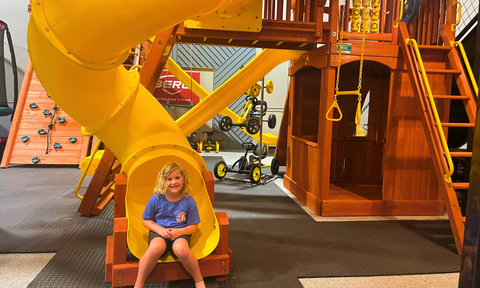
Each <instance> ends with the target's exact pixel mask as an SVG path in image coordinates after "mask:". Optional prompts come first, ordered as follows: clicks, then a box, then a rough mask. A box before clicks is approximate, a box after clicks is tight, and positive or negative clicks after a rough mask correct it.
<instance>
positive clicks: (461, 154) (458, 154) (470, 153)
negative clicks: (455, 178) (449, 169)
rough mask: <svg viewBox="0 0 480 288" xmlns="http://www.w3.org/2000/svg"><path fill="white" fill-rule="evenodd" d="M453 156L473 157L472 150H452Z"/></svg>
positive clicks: (451, 154)
mask: <svg viewBox="0 0 480 288" xmlns="http://www.w3.org/2000/svg"><path fill="white" fill-rule="evenodd" d="M450 156H452V157H456V158H458V157H472V152H450Z"/></svg>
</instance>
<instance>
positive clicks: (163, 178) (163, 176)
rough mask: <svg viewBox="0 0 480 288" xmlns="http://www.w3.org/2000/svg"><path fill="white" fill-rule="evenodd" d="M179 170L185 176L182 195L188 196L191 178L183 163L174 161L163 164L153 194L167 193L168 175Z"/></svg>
mask: <svg viewBox="0 0 480 288" xmlns="http://www.w3.org/2000/svg"><path fill="white" fill-rule="evenodd" d="M177 170H180V173H182V176H183V189H182V191H181V195H182V197H188V191H190V179H189V178H188V174H187V170H185V168H184V167H183V166H182V165H180V164H178V163H174V162H170V163H168V164H167V165H165V166H163V168H162V170H161V171H160V173H158V176H157V181H156V183H157V184H156V185H155V188H154V189H153V194H155V195H160V194H165V192H167V177H168V176H169V175H170V174H172V173H173V172H175V171H177Z"/></svg>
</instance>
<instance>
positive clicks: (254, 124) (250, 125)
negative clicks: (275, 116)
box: [245, 118, 260, 135]
mask: <svg viewBox="0 0 480 288" xmlns="http://www.w3.org/2000/svg"><path fill="white" fill-rule="evenodd" d="M245 128H247V132H248V133H249V134H252V135H253V134H257V133H258V131H260V122H259V121H258V119H257V118H250V119H248V121H247V126H246V127H245Z"/></svg>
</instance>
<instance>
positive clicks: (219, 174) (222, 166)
mask: <svg viewBox="0 0 480 288" xmlns="http://www.w3.org/2000/svg"><path fill="white" fill-rule="evenodd" d="M213 175H215V178H217V179H223V178H225V176H227V163H225V161H218V162H217V163H215V166H214V168H213Z"/></svg>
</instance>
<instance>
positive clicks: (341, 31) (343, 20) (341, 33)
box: [334, 2, 346, 101]
mask: <svg viewBox="0 0 480 288" xmlns="http://www.w3.org/2000/svg"><path fill="white" fill-rule="evenodd" d="M345 4H346V2H344V3H343V6H342V22H341V25H340V27H341V28H340V47H339V49H338V67H337V81H336V83H335V96H334V98H335V101H337V92H338V83H339V82H340V66H341V64H342V46H343V24H344V22H345Z"/></svg>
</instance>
